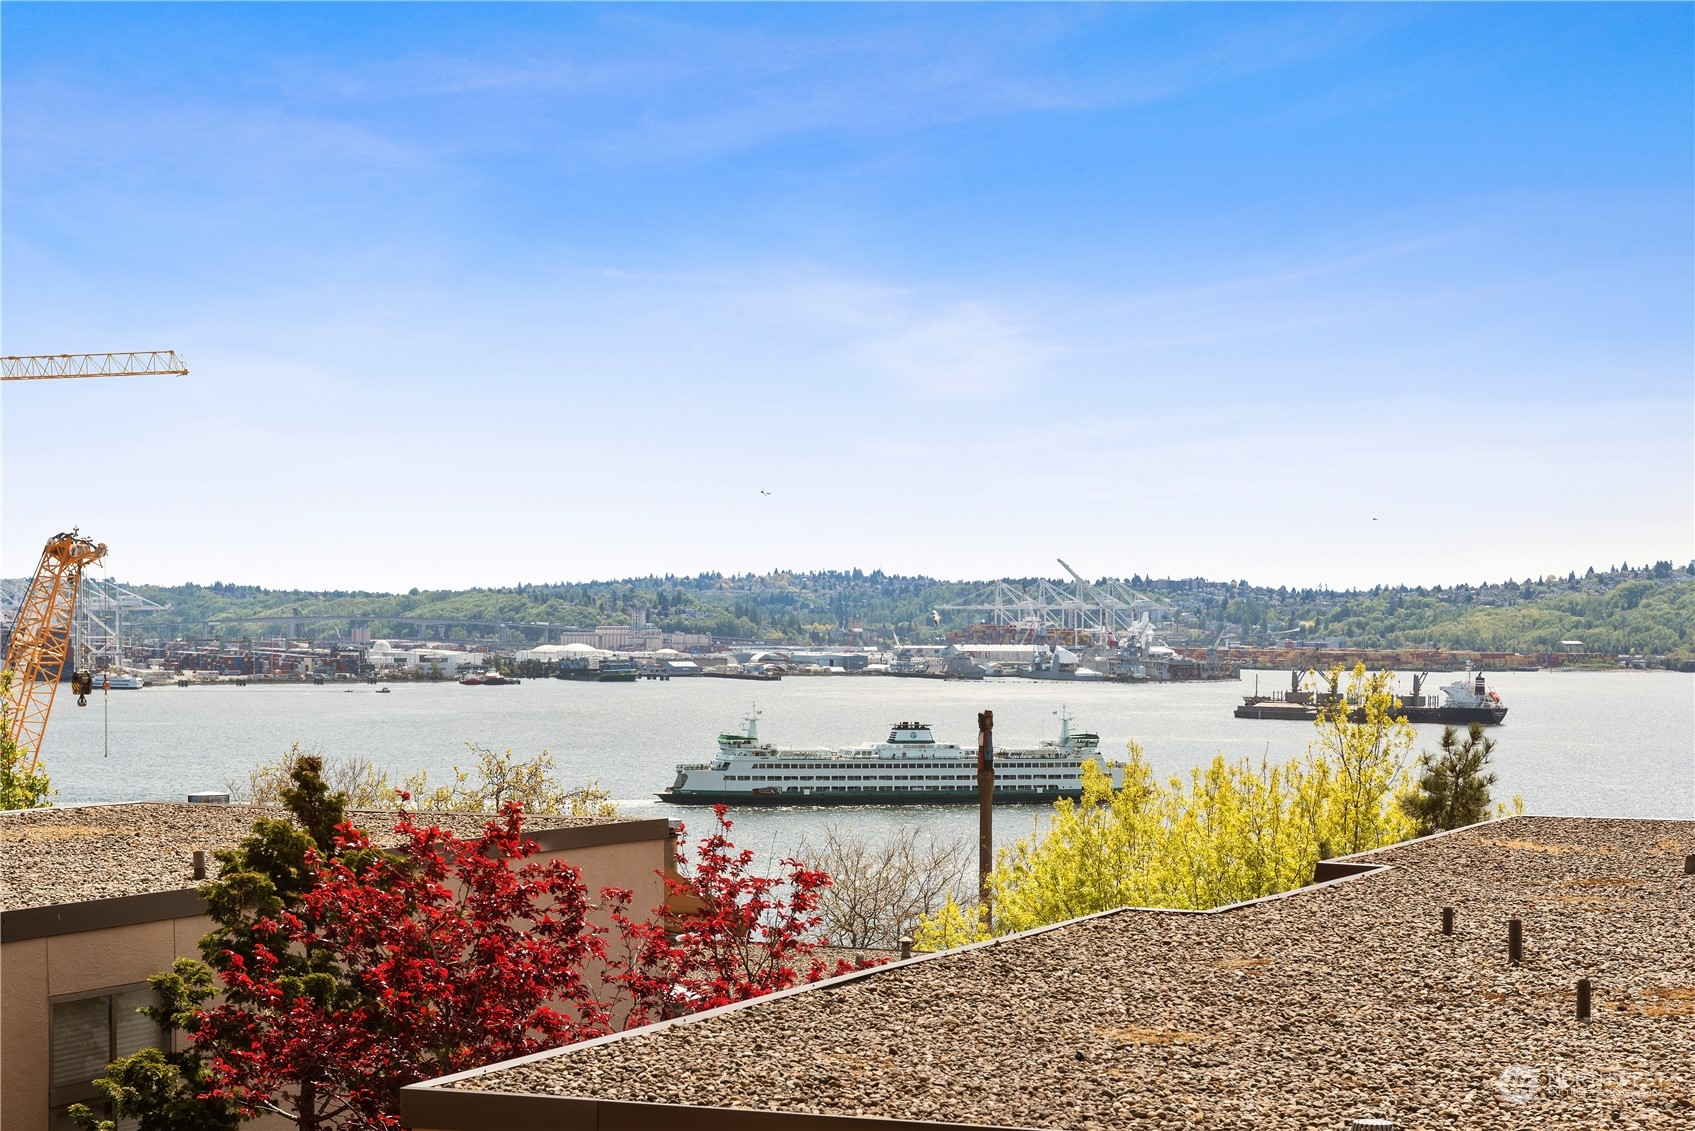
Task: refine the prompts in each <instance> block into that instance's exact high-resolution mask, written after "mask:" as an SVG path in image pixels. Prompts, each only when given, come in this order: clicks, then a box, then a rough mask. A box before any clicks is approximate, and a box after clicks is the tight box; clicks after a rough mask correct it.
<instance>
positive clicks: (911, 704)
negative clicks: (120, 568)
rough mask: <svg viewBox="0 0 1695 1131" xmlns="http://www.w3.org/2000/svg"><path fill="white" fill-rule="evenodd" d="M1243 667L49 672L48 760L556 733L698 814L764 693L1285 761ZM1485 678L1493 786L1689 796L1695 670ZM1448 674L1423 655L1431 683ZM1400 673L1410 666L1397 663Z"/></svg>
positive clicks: (861, 721) (1626, 807)
mask: <svg viewBox="0 0 1695 1131" xmlns="http://www.w3.org/2000/svg"><path fill="white" fill-rule="evenodd" d="M1255 676H1256V673H1253V672H1249V673H1246V674H1245V676H1244V678H1243V679H1242V680H1241V681H1226V682H1215V683H1176V684H1110V685H1090V684H1078V683H1064V684H1056V683H1047V682H1038V681H1030V680H1018V679H1008V680H988V681H984V682H981V683H953V682H944V681H939V680H914V679H892V678H880V677H861V676H823V677H806V678H799V677H791V678H789V679H785V680H783V681H782V682H780V683H749V682H743V681H737V680H720V679H710V678H687V679H672V680H669V681H664V682H657V681H641V682H637V683H625V684H602V683H577V682H566V681H561V680H551V679H532V680H525V681H524V682H523V683H522V684H520V685H518V686H511V687H463V686H460V685H458V684H455V683H435V684H424V683H418V684H407V683H396V684H392V685H385V686H390V687H391V688H392V690H391V692H390V693H389V694H386V695H383V694H376V693H375V692H376V688H375V687H374V686H372V685H369V684H357V685H353V686H351V687H349V686H348V685H335V684H329V685H325V686H322V687H316V686H295V685H283V686H261V685H250V686H247V687H234V686H227V685H218V686H191V687H186V688H179V687H174V686H165V687H151V688H147V689H144V690H141V691H114V692H110V693H108V694H109V699H108V700H107V701H106V703H104V704H103V703H102V699H101V696H100V695H98V694H96V695H94V696H91V697H90V699H89V705H88V706H87V707H77V706H76V705H75V700H74V699H72V698H71V697H70V696H68V695H67V694H64V693H63V692H61V694H60V695H59V697H58V701H57V703H56V704H55V706H54V712H53V717H52V721H51V723H50V725H49V730H48V734H47V738H46V741H45V742H44V744H43V754H44V758H43V762H44V764H45V766H46V767H47V769H48V771H49V773H50V774H51V775H52V779H53V784H54V786H55V787H56V788H57V789H58V795H57V797H56V798H55V800H56V802H57V803H58V804H61V805H67V804H77V803H87V802H110V801H133V800H183V799H184V798H185V797H186V796H187V794H189V793H190V792H194V791H198V790H205V789H220V788H223V787H224V785H225V783H226V782H230V781H236V782H245V780H246V776H247V771H248V769H249V768H250V767H252V766H253V765H255V764H257V763H259V762H262V761H265V760H268V759H272V758H275V757H276V756H278V755H279V754H281V753H282V752H284V751H285V750H287V749H288V748H289V747H290V745H292V744H293V743H296V742H298V743H300V744H301V745H302V747H304V748H307V749H313V750H316V751H318V752H321V753H323V754H324V755H326V756H332V757H333V756H338V755H357V756H361V757H368V758H371V759H373V760H374V761H375V762H377V763H378V764H379V765H381V766H383V767H384V768H386V769H387V770H388V772H389V775H390V777H391V779H392V780H394V781H395V782H396V783H397V784H398V782H399V780H400V779H401V778H402V777H404V776H405V775H406V774H407V773H410V772H413V771H417V770H427V771H428V772H429V773H430V775H431V777H432V778H437V779H443V780H445V779H447V777H448V776H449V775H450V774H451V770H452V767H453V766H455V765H458V766H464V767H470V766H472V765H473V764H474V763H475V758H474V756H473V755H471V754H470V752H469V751H468V750H467V748H466V745H465V744H466V743H472V742H474V743H477V744H480V745H482V746H486V747H489V748H491V749H495V750H506V749H510V750H512V751H513V753H514V754H515V755H516V756H518V757H520V758H527V757H530V756H532V755H534V754H536V753H538V752H540V751H542V750H546V751H549V752H550V753H551V754H552V755H553V757H554V759H555V761H556V763H557V765H558V772H559V777H560V779H561V780H562V781H563V782H566V783H579V782H584V781H588V780H590V779H597V780H599V781H600V782H601V783H603V784H604V785H606V786H607V787H609V788H610V789H611V791H612V795H613V797H614V798H615V799H616V800H617V802H618V804H619V808H620V810H621V812H623V813H624V814H625V815H627V816H632V817H656V816H665V817H670V818H673V819H682V820H684V821H685V822H686V823H687V824H688V826H689V827H690V828H693V829H700V828H704V827H705V826H706V825H708V824H709V823H710V821H711V812H710V810H708V809H703V808H696V807H685V806H675V805H668V804H664V803H661V802H659V801H657V800H656V799H655V797H654V795H655V794H656V793H657V792H658V791H659V790H661V789H663V788H664V787H665V786H666V785H667V784H669V783H670V781H671V780H672V777H673V776H674V768H675V766H676V764H677V763H678V762H699V761H705V760H706V759H707V758H709V757H710V756H711V755H712V754H713V753H714V752H715V751H716V744H715V740H716V736H717V735H718V734H719V733H720V732H724V731H739V730H741V729H742V725H743V719H744V718H745V717H746V716H747V715H748V714H749V713H750V712H751V711H753V710H755V709H757V710H758V711H759V713H760V735H761V737H762V738H765V739H767V740H769V741H771V742H774V743H776V744H777V745H778V746H803V747H819V746H826V747H833V746H847V745H857V744H860V743H865V742H877V741H881V740H882V739H883V738H885V737H886V735H887V733H888V730H889V727H890V726H891V724H893V723H896V722H902V721H921V722H925V723H929V724H931V725H932V726H933V727H934V728H935V732H936V737H937V739H938V740H939V741H943V742H955V743H958V744H960V745H962V746H966V747H974V746H975V743H976V729H977V723H976V718H977V712H978V711H980V710H984V709H992V710H993V711H994V712H995V740H996V746H997V748H999V749H1003V750H1004V749H1007V748H1011V747H1019V746H1024V745H1034V744H1036V743H1038V742H1040V741H1042V740H1043V739H1052V738H1055V737H1057V736H1058V733H1059V718H1058V713H1059V712H1060V711H1062V710H1063V711H1066V712H1067V713H1069V714H1070V715H1071V716H1072V718H1073V720H1074V721H1073V724H1072V726H1073V728H1074V729H1078V730H1087V731H1093V732H1096V733H1098V734H1100V736H1101V748H1102V750H1103V752H1104V753H1106V754H1107V756H1109V757H1118V756H1122V753H1123V751H1124V749H1125V744H1126V743H1127V742H1128V741H1130V740H1135V741H1137V742H1139V743H1141V745H1142V746H1143V748H1144V749H1145V751H1146V753H1147V757H1148V760H1149V762H1150V763H1151V765H1152V767H1153V769H1154V772H1155V773H1156V774H1157V775H1159V776H1161V777H1168V776H1172V775H1186V774H1187V773H1188V772H1189V770H1190V769H1191V768H1192V767H1195V766H1198V765H1205V764H1206V763H1207V762H1208V761H1210V760H1211V758H1212V757H1213V755H1214V753H1217V752H1222V753H1223V754H1224V755H1225V756H1226V757H1229V758H1232V759H1234V758H1240V757H1248V758H1252V759H1254V760H1256V761H1257V760H1258V759H1260V758H1261V757H1267V758H1270V759H1272V760H1273V761H1280V760H1286V759H1288V758H1291V757H1294V756H1296V755H1299V754H1300V753H1302V752H1303V751H1304V750H1305V749H1306V746H1307V743H1308V742H1309V741H1310V740H1311V739H1312V737H1313V727H1312V726H1311V724H1303V723H1298V722H1286V721H1281V720H1250V719H1236V718H1233V717H1232V716H1231V710H1232V708H1233V707H1234V706H1235V705H1236V704H1237V703H1239V702H1240V701H1241V696H1242V695H1243V694H1245V693H1247V692H1250V691H1252V690H1253V689H1254V683H1255ZM1488 680H1489V686H1490V687H1491V688H1492V689H1493V690H1495V691H1497V692H1499V693H1500V695H1501V697H1502V699H1503V701H1505V703H1506V704H1507V706H1508V708H1509V713H1508V716H1507V720H1506V722H1505V724H1504V725H1502V726H1499V727H1493V728H1491V729H1490V732H1489V733H1490V735H1491V736H1492V737H1493V738H1494V739H1495V740H1496V749H1495V755H1494V762H1495V767H1494V768H1495V771H1496V773H1497V774H1498V775H1499V779H1500V780H1499V782H1498V783H1497V785H1496V787H1495V796H1496V797H1497V798H1499V799H1508V798H1511V797H1512V796H1514V795H1518V796H1521V797H1522V798H1523V799H1524V803H1525V810H1526V812H1529V813H1541V814H1583V815H1592V816H1617V817H1682V818H1688V817H1691V816H1695V675H1691V674H1687V673H1670V672H1559V671H1543V672H1516V673H1515V672H1502V673H1489V676H1488ZM1258 682H1259V686H1260V687H1262V688H1264V689H1265V690H1268V691H1269V690H1271V689H1273V688H1281V687H1286V686H1288V675H1287V673H1286V672H1269V671H1268V672H1261V673H1258ZM1445 682H1449V680H1448V679H1447V678H1445V677H1442V676H1437V675H1433V676H1432V677H1431V680H1430V683H1429V684H1428V686H1432V687H1434V686H1435V685H1437V684H1440V683H1445ZM1401 686H1402V688H1403V689H1404V688H1406V687H1408V686H1410V680H1409V679H1407V678H1405V677H1403V678H1402V680H1401ZM108 712H109V722H108V721H107V715H108ZM1417 730H1418V749H1430V748H1434V746H1435V744H1436V741H1437V739H1438V737H1439V736H1440V733H1441V728H1440V727H1439V726H1420V727H1418V728H1417ZM1046 812H1047V810H1046V809H1045V808H1044V807H1019V806H1009V807H1002V808H998V809H997V810H996V840H997V841H998V842H1000V843H1006V842H1007V841H1009V840H1010V839H1012V838H1013V837H1016V836H1019V835H1024V834H1027V833H1029V832H1030V831H1031V829H1032V828H1033V827H1034V826H1035V825H1036V824H1037V823H1038V822H1039V821H1041V820H1042V819H1043V817H1044V815H1045V813H1046ZM732 817H733V819H734V820H735V822H736V831H735V832H734V834H733V839H735V840H736V842H737V843H738V844H742V845H744V846H747V847H750V848H753V849H754V850H755V851H757V852H758V853H759V854H760V855H761V856H762V857H767V858H775V857H780V856H783V855H788V854H791V853H793V852H796V851H798V850H799V848H800V846H801V845H802V844H803V843H805V842H806V841H807V840H808V839H809V838H811V839H814V840H815V839H816V837H817V835H818V832H819V830H820V829H821V828H822V826H823V824H824V823H826V822H831V823H834V824H836V825H838V826H839V827H841V828H842V829H844V830H845V831H848V832H850V833H852V834H855V835H859V836H864V837H867V838H873V839H874V838H877V837H880V836H883V835H886V834H888V833H889V832H890V831H892V830H894V829H896V828H898V827H901V826H916V827H918V828H920V829H921V830H923V831H924V833H926V834H928V835H934V836H938V837H943V838H952V837H956V836H957V837H961V838H965V839H966V840H967V841H968V842H969V843H975V840H976V822H977V816H976V810H975V807H973V806H959V807H924V808H907V807H865V808H846V809H829V810H821V809H812V808H786V809H741V810H736V811H734V812H733V814H732Z"/></svg>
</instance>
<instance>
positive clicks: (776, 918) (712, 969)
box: [601, 805, 872, 1028]
mask: <svg viewBox="0 0 1695 1131" xmlns="http://www.w3.org/2000/svg"><path fill="white" fill-rule="evenodd" d="M713 811H714V813H715V815H716V818H717V827H716V828H715V829H714V830H713V831H712V832H711V833H710V834H709V835H708V836H707V837H705V838H704V839H703V840H702V841H701V842H700V845H699V847H698V848H697V850H696V854H695V857H696V858H695V859H694V860H693V861H690V860H689V858H688V854H687V852H686V850H685V848H684V847H683V844H684V842H683V839H682V837H681V836H679V838H678V849H677V854H676V863H677V866H678V871H679V874H680V875H681V877H682V878H681V879H676V878H673V877H671V876H666V877H665V886H666V889H667V893H668V895H669V896H670V897H671V900H670V902H673V903H674V904H675V905H676V906H678V907H681V908H683V909H685V910H684V911H683V912H682V913H681V914H677V915H673V914H670V913H669V912H668V909H667V908H666V907H659V908H655V909H654V912H653V916H652V917H651V918H648V919H637V918H632V917H631V916H629V915H628V914H626V913H625V911H626V909H627V907H628V905H629V900H630V893H629V892H627V891H625V892H621V891H617V890H615V889H610V888H609V889H606V890H605V891H603V892H602V893H601V894H602V898H603V899H604V900H605V901H606V902H607V903H608V904H610V905H611V907H612V908H613V911H612V918H613V921H614V922H615V923H616V924H617V926H618V929H619V932H620V934H621V935H622V938H623V942H624V948H623V949H624V953H623V954H622V955H617V954H614V956H613V957H612V958H611V959H610V961H609V971H610V972H609V973H608V976H607V981H608V982H609V983H611V984H613V985H615V986H618V987H621V988H622V989H623V990H624V991H625V992H626V993H627V994H628V995H629V999H630V1000H629V1002H628V1003H626V1004H627V1005H628V1015H627V1016H626V1017H624V1018H623V1019H622V1020H623V1021H624V1024H625V1025H627V1026H629V1027H632V1028H633V1027H635V1026H637V1025H645V1024H648V1023H650V1022H653V1021H660V1020H664V1019H667V1018H671V1017H679V1016H681V1015H683V1014H686V1013H694V1012H697V1011H699V1010H702V1009H712V1008H714V1007H716V1006H720V1005H728V1004H730V1003H731V1002H736V1001H744V1000H746V999H748V998H753V997H759V996H761V995H763V994H768V993H772V992H774V991H776V990H784V989H788V988H789V987H791V986H794V985H796V984H798V983H799V982H801V981H802V980H805V981H809V982H815V981H818V980H819V979H820V978H826V977H830V976H832V975H835V974H845V973H848V972H850V971H853V970H855V969H860V968H862V967H863V966H865V965H871V964H872V963H866V962H861V963H860V964H859V965H857V966H856V965H854V964H852V963H848V962H844V961H841V960H837V961H836V962H834V963H826V962H825V961H824V960H823V959H822V958H820V957H819V955H818V953H817V952H818V950H819V948H820V947H824V946H827V945H828V940H824V939H814V937H813V935H814V932H815V931H816V929H817V927H818V924H819V923H820V922H821V920H822V917H821V916H820V915H819V914H817V911H818V905H819V902H820V897H821V893H822V892H823V890H824V888H826V887H828V886H829V884H830V877H829V876H828V875H827V874H826V873H824V872H821V871H819V870H817V869H816V868H808V867H807V866H806V865H805V864H803V863H801V862H800V861H799V860H793V859H788V860H783V861H782V864H781V866H782V868H783V870H784V874H783V875H781V876H763V875H758V874H756V873H754V872H753V871H752V866H753V861H754V855H753V853H752V851H750V850H748V849H745V848H743V849H737V848H736V846H735V845H734V844H733V843H731V841H730V836H729V834H730V829H731V826H732V824H733V822H731V821H730V819H729V818H728V817H727V816H726V813H727V812H728V809H727V808H726V807H725V806H723V805H718V806H715V807H714V810H713Z"/></svg>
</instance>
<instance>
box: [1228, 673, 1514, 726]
mask: <svg viewBox="0 0 1695 1131" xmlns="http://www.w3.org/2000/svg"><path fill="white" fill-rule="evenodd" d="M1429 678H1430V673H1429V672H1420V673H1418V674H1416V675H1414V676H1413V677H1412V679H1413V686H1412V694H1411V695H1404V696H1403V695H1397V696H1396V697H1395V707H1394V709H1393V711H1392V712H1391V714H1392V715H1393V716H1394V717H1396V718H1404V719H1406V720H1407V721H1408V722H1410V723H1443V724H1448V725H1455V726H1459V725H1465V724H1469V723H1482V724H1484V725H1485V726H1498V725H1500V724H1501V723H1502V722H1504V721H1506V717H1507V705H1506V704H1505V703H1503V702H1502V701H1501V697H1500V695H1498V694H1497V693H1495V692H1493V691H1490V690H1489V689H1488V687H1487V686H1485V684H1484V679H1483V673H1482V672H1474V671H1472V669H1471V666H1470V665H1469V664H1468V665H1467V666H1466V669H1465V671H1464V673H1462V674H1461V676H1460V678H1459V679H1457V680H1455V681H1454V682H1453V683H1450V684H1447V685H1445V686H1443V687H1441V688H1439V689H1438V690H1439V691H1440V692H1441V696H1440V697H1439V698H1438V697H1437V696H1435V695H1426V694H1425V693H1424V681H1425V680H1427V679H1429ZM1338 698H1339V696H1338V694H1337V692H1336V690H1335V689H1334V688H1332V689H1331V690H1329V691H1321V692H1313V691H1303V690H1302V689H1301V673H1300V672H1290V673H1289V690H1288V691H1274V692H1272V693H1271V694H1270V695H1260V694H1258V693H1257V692H1256V693H1255V694H1253V695H1247V696H1244V697H1243V699H1242V704H1241V706H1239V707H1237V708H1236V710H1235V715H1236V717H1237V718H1238V719H1293V720H1295V721H1297V722H1309V723H1310V722H1312V721H1313V720H1315V719H1317V718H1318V712H1319V710H1320V708H1322V707H1325V706H1328V705H1330V704H1332V703H1334V702H1336V701H1337V699H1338ZM1348 717H1349V718H1350V719H1351V720H1353V721H1354V722H1359V721H1360V720H1361V719H1362V718H1363V717H1364V711H1363V710H1362V709H1361V708H1358V707H1354V708H1352V709H1351V710H1350V711H1349V713H1348Z"/></svg>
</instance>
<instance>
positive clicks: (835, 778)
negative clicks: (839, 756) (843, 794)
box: [830, 774, 847, 781]
mask: <svg viewBox="0 0 1695 1131" xmlns="http://www.w3.org/2000/svg"><path fill="white" fill-rule="evenodd" d="M830 780H831V781H847V778H845V777H843V776H842V775H841V774H834V775H832V776H831V778H830Z"/></svg>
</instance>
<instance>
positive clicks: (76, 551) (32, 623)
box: [6, 530, 106, 772]
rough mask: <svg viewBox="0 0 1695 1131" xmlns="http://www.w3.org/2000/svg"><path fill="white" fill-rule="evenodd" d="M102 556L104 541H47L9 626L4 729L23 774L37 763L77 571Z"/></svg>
mask: <svg viewBox="0 0 1695 1131" xmlns="http://www.w3.org/2000/svg"><path fill="white" fill-rule="evenodd" d="M105 556H106V544H105V543H104V542H100V543H95V542H91V541H89V540H88V539H87V538H84V537H82V536H81V535H80V534H79V533H78V532H77V531H76V530H72V531H71V532H70V533H69V534H55V535H54V536H53V537H52V538H49V539H48V540H47V545H46V546H45V547H44V548H43V549H42V551H41V562H40V564H38V565H37V566H36V567H35V576H34V577H32V578H30V582H29V590H28V591H27V592H26V593H25V594H24V599H23V603H22V604H20V605H19V606H18V614H17V617H16V619H14V620H13V622H12V638H11V640H10V641H9V642H8V643H7V645H6V671H8V672H9V673H11V677H12V679H11V686H10V687H9V688H8V689H7V693H6V698H7V700H8V702H7V710H6V730H7V732H8V733H7V736H8V737H9V738H11V739H12V741H13V742H15V743H17V747H18V752H19V755H20V765H21V766H22V767H23V768H24V770H25V772H33V771H34V770H35V768H36V766H37V764H39V763H40V761H41V740H42V738H43V737H44V736H45V735H46V733H47V716H48V714H49V713H50V712H51V711H52V710H53V696H54V695H55V694H56V693H57V692H58V690H59V680H60V678H61V677H62V676H63V674H64V668H65V659H66V656H67V655H68V653H69V652H70V646H71V625H72V624H73V623H75V619H76V606H77V591H78V589H79V588H80V587H81V585H82V571H83V569H84V568H85V567H87V566H89V565H91V564H93V563H94V562H97V561H99V560H100V559H101V558H103V557H105ZM79 690H82V689H80V688H79Z"/></svg>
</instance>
